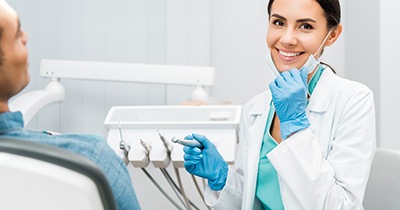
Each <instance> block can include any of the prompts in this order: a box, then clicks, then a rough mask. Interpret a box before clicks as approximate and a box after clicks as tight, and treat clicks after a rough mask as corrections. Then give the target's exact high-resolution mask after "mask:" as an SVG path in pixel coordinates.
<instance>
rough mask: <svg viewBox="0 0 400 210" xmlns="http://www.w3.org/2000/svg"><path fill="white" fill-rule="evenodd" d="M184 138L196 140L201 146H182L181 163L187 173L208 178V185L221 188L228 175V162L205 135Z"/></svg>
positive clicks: (215, 188)
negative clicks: (182, 160)
mask: <svg viewBox="0 0 400 210" xmlns="http://www.w3.org/2000/svg"><path fill="white" fill-rule="evenodd" d="M185 139H189V140H193V139H195V140H197V141H198V142H200V143H201V144H202V145H203V146H202V147H201V148H200V147H191V146H185V147H183V151H184V152H185V154H184V155H183V159H184V160H185V161H184V163H183V165H184V166H185V168H186V171H188V172H189V173H191V174H193V175H196V176H199V177H202V178H205V179H208V185H209V186H210V188H211V189H212V190H216V191H217V190H222V188H224V186H225V183H226V178H227V176H228V164H227V163H226V162H225V160H224V159H223V158H222V156H221V154H219V152H218V150H217V148H216V147H215V145H214V144H213V143H212V142H210V141H209V140H208V139H207V137H205V136H203V135H199V134H192V135H189V136H186V137H185Z"/></svg>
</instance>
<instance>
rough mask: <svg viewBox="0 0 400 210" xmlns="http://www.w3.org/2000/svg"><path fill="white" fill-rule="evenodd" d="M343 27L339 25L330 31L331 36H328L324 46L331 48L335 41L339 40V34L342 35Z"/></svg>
mask: <svg viewBox="0 0 400 210" xmlns="http://www.w3.org/2000/svg"><path fill="white" fill-rule="evenodd" d="M342 30H343V26H342V24H341V23H339V25H338V26H336V27H335V28H333V29H332V32H331V34H330V35H329V37H328V39H327V40H326V42H325V46H331V45H332V44H333V43H335V42H336V40H337V39H338V38H339V36H340V34H341V33H342Z"/></svg>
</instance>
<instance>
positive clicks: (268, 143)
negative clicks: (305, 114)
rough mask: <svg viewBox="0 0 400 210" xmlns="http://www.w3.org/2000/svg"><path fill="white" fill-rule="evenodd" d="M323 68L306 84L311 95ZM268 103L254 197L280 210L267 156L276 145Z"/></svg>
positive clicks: (275, 175)
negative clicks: (271, 130)
mask: <svg viewBox="0 0 400 210" xmlns="http://www.w3.org/2000/svg"><path fill="white" fill-rule="evenodd" d="M324 69H325V68H324V67H323V66H322V65H319V67H318V69H317V71H316V72H315V74H314V75H313V77H312V78H311V81H310V83H309V85H308V93H309V95H311V94H312V92H313V91H314V88H315V86H316V85H317V82H318V80H319V78H320V77H321V75H322V72H323V71H324ZM307 103H308V101H307ZM270 105H271V106H270V107H271V108H270V110H269V113H268V118H267V123H266V126H265V131H264V137H263V141H262V145H261V151H260V160H259V163H258V175H257V186H256V197H257V198H258V200H259V201H260V202H261V203H262V205H263V207H264V209H266V210H270V209H271V210H281V209H285V208H284V206H283V202H282V198H281V192H280V187H279V180H278V173H277V172H276V170H275V168H274V166H273V165H272V164H271V162H270V161H269V159H268V157H267V154H268V153H269V152H270V151H272V150H273V149H274V148H275V147H276V146H278V143H277V142H276V141H275V140H274V139H273V138H272V136H271V134H270V132H269V131H270V129H271V123H272V119H273V118H274V114H275V107H274V106H273V103H272V101H271V104H270Z"/></svg>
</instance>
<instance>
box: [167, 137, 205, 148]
mask: <svg viewBox="0 0 400 210" xmlns="http://www.w3.org/2000/svg"><path fill="white" fill-rule="evenodd" d="M171 141H172V142H174V143H178V144H181V145H183V146H190V147H203V145H202V144H201V143H200V142H198V141H196V140H194V139H193V140H182V139H178V138H176V137H172V138H171Z"/></svg>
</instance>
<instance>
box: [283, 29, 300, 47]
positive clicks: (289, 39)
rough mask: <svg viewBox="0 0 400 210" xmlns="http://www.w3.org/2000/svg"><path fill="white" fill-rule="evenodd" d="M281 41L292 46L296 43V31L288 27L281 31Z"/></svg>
mask: <svg viewBox="0 0 400 210" xmlns="http://www.w3.org/2000/svg"><path fill="white" fill-rule="evenodd" d="M280 41H281V43H282V44H283V45H284V46H294V45H296V44H297V41H298V40H297V35H296V32H295V31H293V30H290V29H287V30H285V31H284V32H283V33H282V36H281V39H280Z"/></svg>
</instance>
